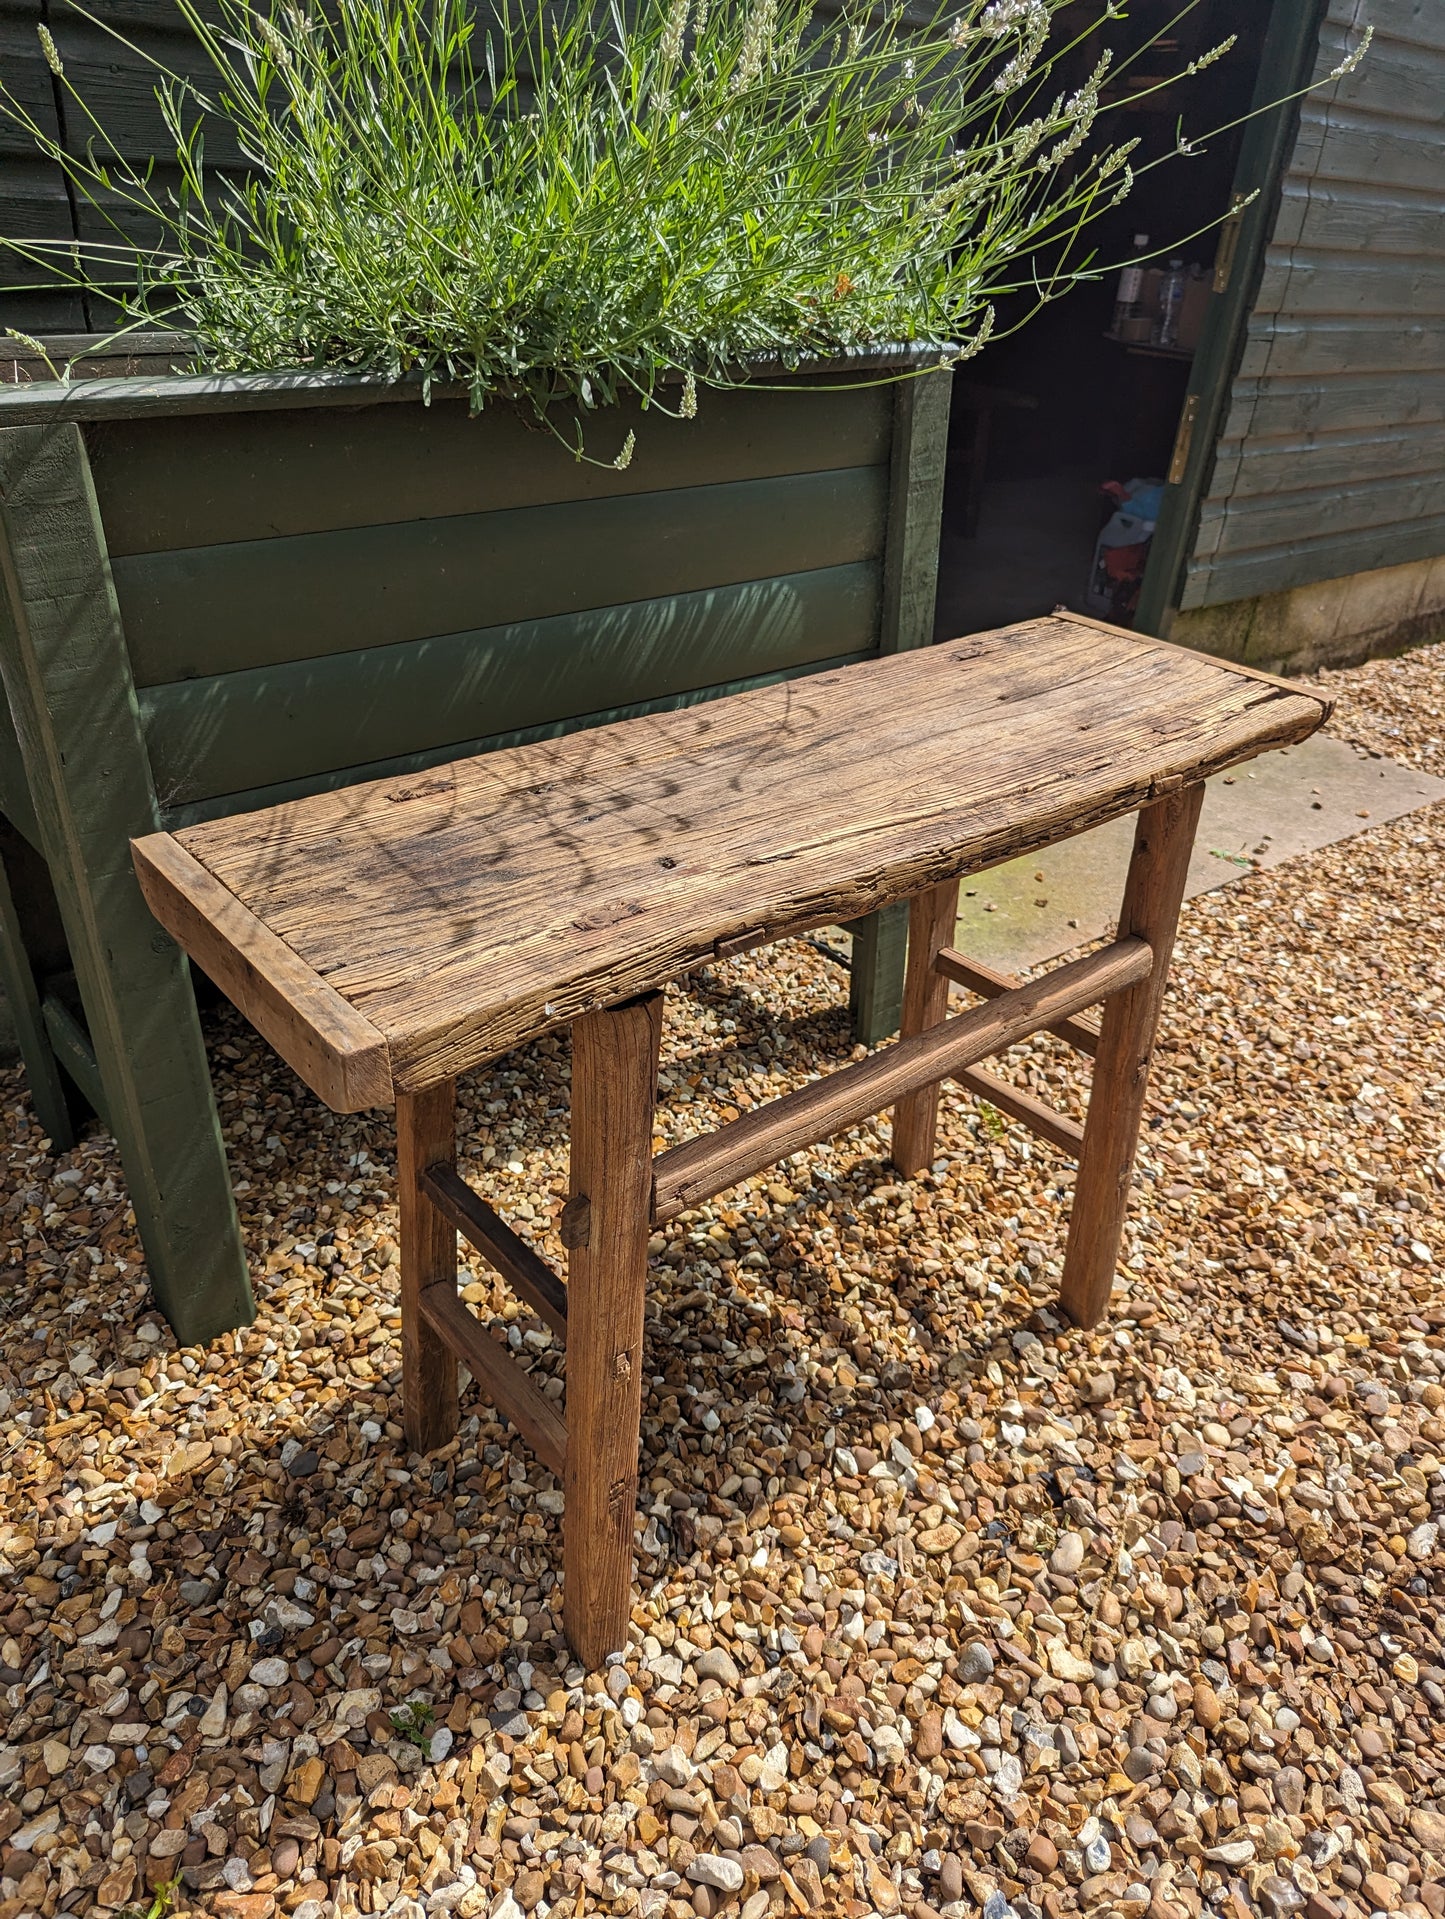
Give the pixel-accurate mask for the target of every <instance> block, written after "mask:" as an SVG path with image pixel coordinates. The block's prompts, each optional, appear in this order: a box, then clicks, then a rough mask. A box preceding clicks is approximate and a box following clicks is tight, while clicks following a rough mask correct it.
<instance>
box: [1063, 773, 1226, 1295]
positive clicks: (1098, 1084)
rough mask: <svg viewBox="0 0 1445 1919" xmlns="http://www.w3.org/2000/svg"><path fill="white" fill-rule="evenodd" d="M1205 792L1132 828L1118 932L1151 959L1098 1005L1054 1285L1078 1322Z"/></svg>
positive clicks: (1118, 1201) (1102, 1262) (1097, 1272)
mask: <svg viewBox="0 0 1445 1919" xmlns="http://www.w3.org/2000/svg"><path fill="white" fill-rule="evenodd" d="M1203 798H1204V785H1203V782H1202V781H1199V782H1196V783H1195V784H1194V785H1193V786H1186V787H1182V788H1181V789H1180V790H1179V791H1178V792H1176V793H1171V794H1170V795H1169V796H1168V798H1167V799H1162V800H1158V801H1156V802H1155V803H1154V805H1153V806H1147V807H1144V808H1143V809H1142V810H1141V812H1140V814H1139V820H1138V824H1137V826H1136V827H1135V831H1134V852H1133V856H1132V858H1131V860H1130V862H1129V878H1128V882H1127V884H1126V886H1125V888H1124V905H1123V908H1122V910H1121V912H1120V914H1119V937H1120V938H1121V939H1122V938H1125V937H1127V936H1128V935H1130V934H1134V935H1137V936H1138V937H1139V938H1140V939H1145V940H1148V942H1149V945H1150V948H1151V950H1152V951H1153V954H1154V965H1153V967H1152V969H1151V971H1150V973H1149V975H1148V977H1147V978H1146V979H1143V980H1140V982H1139V983H1138V985H1137V986H1131V987H1128V988H1127V989H1126V990H1125V991H1124V992H1122V993H1115V994H1114V996H1113V997H1112V998H1111V999H1109V1000H1106V1001H1105V1003H1104V1018H1103V1024H1102V1027H1101V1029H1100V1033H1099V1047H1098V1051H1097V1053H1096V1054H1095V1056H1094V1085H1093V1091H1092V1092H1091V1094H1090V1096H1089V1111H1088V1117H1087V1119H1086V1121H1085V1124H1084V1147H1083V1151H1082V1153H1081V1154H1080V1156H1079V1176H1078V1179H1077V1181H1076V1183H1075V1186H1074V1208H1073V1215H1072V1217H1071V1219H1070V1221H1069V1243H1068V1250H1067V1252H1066V1253H1065V1256H1064V1278H1063V1283H1062V1285H1061V1287H1060V1289H1059V1300H1060V1304H1061V1305H1062V1306H1063V1308H1064V1311H1065V1312H1066V1313H1067V1314H1068V1315H1069V1317H1070V1318H1071V1319H1073V1320H1075V1321H1077V1323H1078V1324H1079V1325H1080V1326H1096V1325H1097V1324H1098V1323H1099V1321H1100V1320H1101V1319H1102V1318H1103V1316H1104V1312H1105V1309H1106V1308H1107V1306H1108V1304H1109V1295H1110V1293H1111V1292H1112V1291H1113V1288H1114V1269H1115V1265H1116V1263H1117V1261H1118V1257H1119V1242H1120V1239H1121V1238H1122V1236H1123V1231H1124V1214H1125V1211H1126V1209H1127V1207H1128V1203H1129V1184H1130V1180H1131V1178H1132V1176H1133V1171H1134V1153H1135V1149H1136V1147H1137V1146H1138V1143H1139V1123H1140V1120H1141V1119H1142V1117H1143V1113H1144V1094H1145V1091H1146V1089H1147V1087H1148V1083H1149V1059H1150V1055H1151V1053H1152V1052H1153V1049H1154V1035H1155V1031H1156V1030H1157V1027H1158V1024H1159V1008H1160V1005H1161V1003H1162V1001H1163V998H1164V988H1165V985H1166V983H1167V981H1168V977H1169V961H1170V957H1171V955H1172V954H1173V951H1174V934H1175V929H1176V927H1177V925H1178V922H1179V908H1180V904H1181V902H1182V901H1183V898H1184V883H1185V880H1186V879H1187V878H1188V874H1189V855H1190V851H1191V849H1192V848H1193V845H1194V829H1195V827H1196V825H1197V824H1198V821H1199V808H1200V803H1201V802H1202V800H1203Z"/></svg>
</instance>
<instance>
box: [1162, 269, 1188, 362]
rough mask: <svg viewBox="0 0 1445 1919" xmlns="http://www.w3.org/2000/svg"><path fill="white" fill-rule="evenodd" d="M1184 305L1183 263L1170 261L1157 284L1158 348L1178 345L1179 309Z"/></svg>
mask: <svg viewBox="0 0 1445 1919" xmlns="http://www.w3.org/2000/svg"><path fill="white" fill-rule="evenodd" d="M1183 303H1184V262H1183V261H1182V260H1171V261H1170V262H1169V271H1168V272H1167V273H1166V274H1165V275H1164V278H1163V279H1162V280H1161V281H1160V282H1159V337H1158V340H1157V342H1156V344H1157V345H1159V346H1177V345H1178V344H1179V309H1180V307H1181V306H1182V305H1183Z"/></svg>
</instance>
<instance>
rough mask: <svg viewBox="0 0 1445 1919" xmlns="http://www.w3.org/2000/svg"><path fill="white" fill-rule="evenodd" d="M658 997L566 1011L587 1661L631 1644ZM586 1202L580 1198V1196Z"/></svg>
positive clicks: (577, 1500)
mask: <svg viewBox="0 0 1445 1919" xmlns="http://www.w3.org/2000/svg"><path fill="white" fill-rule="evenodd" d="M661 1037H662V995H661V994H660V993H649V994H647V995H645V996H644V997H643V998H641V999H635V1000H629V1001H628V1002H627V1003H626V1004H625V1005H622V1006H614V1007H610V1008H608V1009H607V1010H606V1011H603V1012H600V1013H588V1014H585V1015H584V1016H583V1017H582V1018H581V1019H578V1020H574V1021H573V1022H572V1202H571V1204H572V1206H573V1208H574V1210H576V1211H579V1212H581V1214H582V1216H583V1223H580V1224H579V1226H578V1228H577V1230H576V1231H575V1233H574V1234H573V1236H572V1244H571V1249H570V1254H569V1258H568V1265H567V1471H566V1501H567V1503H566V1517H565V1519H564V1521H563V1529H564V1540H563V1559H564V1566H565V1573H566V1590H565V1592H564V1595H563V1601H562V1617H563V1623H564V1625H565V1627H566V1631H567V1638H568V1641H569V1642H570V1644H571V1646H572V1648H573V1650H574V1651H575V1653H576V1654H577V1657H578V1658H579V1659H580V1660H581V1661H582V1663H583V1665H584V1666H586V1667H587V1668H588V1669H589V1671H591V1670H595V1669H596V1668H597V1667H598V1666H600V1665H601V1664H602V1662H603V1660H604V1659H605V1658H606V1657H607V1655H608V1653H610V1652H617V1651H619V1650H620V1649H621V1648H622V1647H623V1646H625V1645H626V1643H627V1626H628V1620H629V1619H630V1617H631V1613H632V1522H633V1518H634V1516H635V1514H636V1511H637V1455H638V1446H639V1443H640V1426H641V1419H642V1322H643V1300H644V1294H645V1291H646V1286H647V1240H648V1235H649V1233H650V1231H651V1221H652V1114H653V1106H654V1103H655V1101H656V1097H657V1050H658V1044H659V1041H660V1040H661ZM583 1201H585V1205H583V1204H582V1203H581V1202H583Z"/></svg>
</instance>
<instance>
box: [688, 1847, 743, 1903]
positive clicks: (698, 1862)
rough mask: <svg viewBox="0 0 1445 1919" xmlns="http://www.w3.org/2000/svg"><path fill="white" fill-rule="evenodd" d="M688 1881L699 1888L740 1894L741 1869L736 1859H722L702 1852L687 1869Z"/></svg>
mask: <svg viewBox="0 0 1445 1919" xmlns="http://www.w3.org/2000/svg"><path fill="white" fill-rule="evenodd" d="M687 1876H688V1878H689V1879H691V1880H693V1881H695V1882H696V1884H698V1885H700V1886H713V1887H715V1888H716V1890H717V1891H718V1892H727V1893H733V1892H741V1890H742V1884H743V1869H742V1867H741V1866H740V1865H739V1864H738V1862H737V1860H736V1859H724V1858H723V1857H721V1856H720V1855H719V1854H715V1853H708V1852H703V1853H699V1854H698V1856H697V1858H696V1859H694V1860H693V1862H692V1864H691V1865H690V1866H689V1867H688V1869H687Z"/></svg>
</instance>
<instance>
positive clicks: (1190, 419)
mask: <svg viewBox="0 0 1445 1919" xmlns="http://www.w3.org/2000/svg"><path fill="white" fill-rule="evenodd" d="M1198 418H1199V395H1198V394H1197V393H1191V394H1190V396H1189V398H1188V399H1187V400H1186V401H1185V402H1184V411H1183V412H1182V413H1181V414H1180V415H1179V430H1178V432H1177V433H1176V434H1175V435H1174V451H1173V453H1171V454H1170V456H1169V484H1170V486H1178V485H1179V483H1180V481H1181V480H1182V479H1183V478H1184V469H1185V468H1186V467H1187V466H1188V464H1189V449H1190V447H1191V446H1192V445H1193V444H1194V422H1195V421H1196V420H1197V419H1198Z"/></svg>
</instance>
